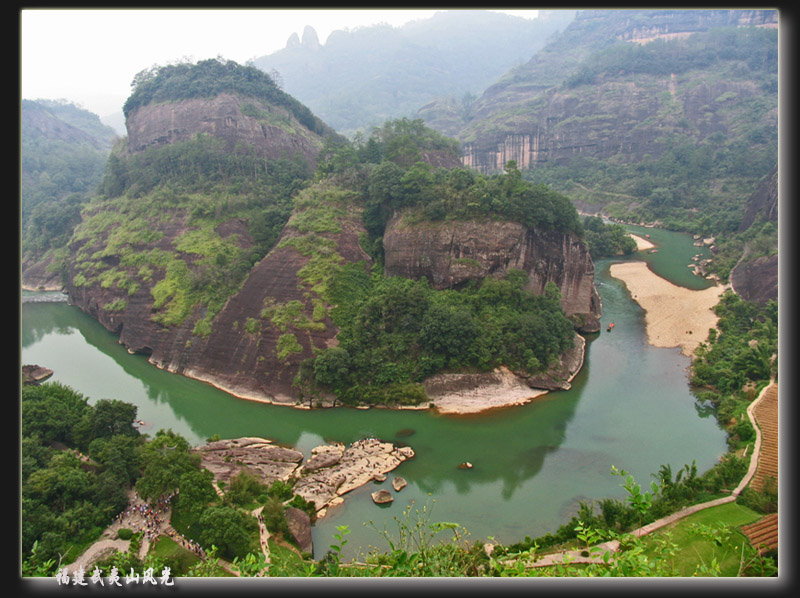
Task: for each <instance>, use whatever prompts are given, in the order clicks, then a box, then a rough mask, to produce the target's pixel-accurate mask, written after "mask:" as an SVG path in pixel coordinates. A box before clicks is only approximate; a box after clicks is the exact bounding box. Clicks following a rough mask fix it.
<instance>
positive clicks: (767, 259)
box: [730, 167, 779, 305]
mask: <svg viewBox="0 0 800 598" xmlns="http://www.w3.org/2000/svg"><path fill="white" fill-rule="evenodd" d="M762 222H763V223H767V222H771V223H773V224H775V225H777V223H778V168H777V167H775V169H774V170H773V171H772V172H770V173H769V174H768V175H767V176H766V177H764V180H763V181H762V183H761V184H760V185H759V186H758V188H757V189H756V190H755V192H754V193H753V195H751V196H750V198H749V199H748V201H747V205H746V206H745V215H744V217H743V218H742V224H741V226H740V227H739V230H740V231H746V230H747V229H748V228H750V227H751V226H752V225H753V224H754V223H755V225H756V226H761V223H762ZM775 249H776V250H777V247H776V248H775ZM748 252H749V249H746V250H745V255H744V256H743V257H742V259H741V261H740V262H739V263H738V264H737V265H736V267H735V268H734V269H733V270H732V271H731V274H730V281H731V286H732V287H733V289H734V291H736V293H738V294H739V295H740V296H741V297H742V298H743V299H746V300H747V301H753V302H756V303H760V304H761V305H764V304H766V303H767V301H769V300H770V299H772V300H774V301H777V300H778V273H779V268H778V254H777V253H775V254H774V255H761V256H751V255H747V254H748Z"/></svg>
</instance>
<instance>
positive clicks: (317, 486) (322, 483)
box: [194, 437, 414, 516]
mask: <svg viewBox="0 0 800 598" xmlns="http://www.w3.org/2000/svg"><path fill="white" fill-rule="evenodd" d="M194 452H196V453H197V454H199V455H200V456H201V466H202V467H204V468H205V469H208V470H209V471H210V472H211V473H212V474H213V475H214V481H215V482H225V483H227V482H229V480H230V479H231V478H232V477H234V476H235V475H237V474H238V473H239V472H240V471H243V470H247V471H250V472H252V473H254V474H256V475H258V476H259V477H260V479H261V481H262V482H263V483H265V484H271V483H272V482H274V481H275V480H281V481H285V482H294V493H295V494H298V495H300V496H302V497H303V498H304V499H305V500H307V501H309V502H313V503H314V506H315V508H316V510H317V512H318V516H322V515H324V510H325V509H327V508H328V507H330V506H333V505H335V504H338V503H340V502H341V498H340V497H341V496H342V495H343V494H346V493H347V492H350V491H351V490H354V489H355V488H358V487H360V486H363V485H364V484H367V483H368V482H371V481H373V480H374V479H375V476H383V478H384V479H386V478H385V476H386V473H388V472H390V471H392V470H393V469H395V468H396V467H397V466H398V465H400V464H401V463H402V462H403V461H405V460H406V459H409V458H411V457H413V456H414V450H413V449H412V448H411V447H408V446H403V447H396V446H394V445H393V444H392V443H390V442H383V441H381V440H379V439H377V438H365V439H362V440H357V441H355V442H353V443H352V444H350V445H349V446H345V445H343V444H326V445H321V446H318V447H315V448H314V449H312V451H311V456H310V457H309V458H308V459H305V460H304V456H303V453H301V452H300V451H297V450H294V449H291V448H286V447H282V446H280V445H277V444H275V443H274V442H272V441H271V440H268V439H266V438H258V437H243V438H233V439H228V440H218V441H214V442H209V443H207V444H205V445H203V446H201V447H198V448H196V449H194ZM400 479H402V478H400ZM403 482H405V480H403Z"/></svg>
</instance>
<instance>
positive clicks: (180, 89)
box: [122, 58, 325, 134]
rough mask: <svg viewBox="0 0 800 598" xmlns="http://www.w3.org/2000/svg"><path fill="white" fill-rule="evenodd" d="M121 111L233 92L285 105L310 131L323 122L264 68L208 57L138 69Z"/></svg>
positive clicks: (319, 129)
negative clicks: (283, 88)
mask: <svg viewBox="0 0 800 598" xmlns="http://www.w3.org/2000/svg"><path fill="white" fill-rule="evenodd" d="M131 87H132V88H133V91H132V92H131V95H130V96H129V97H128V99H127V100H126V102H125V104H124V106H123V107H122V111H123V112H124V114H125V117H126V118H127V117H128V116H129V115H130V114H132V113H133V112H134V111H136V109H138V108H139V107H141V106H147V105H148V104H153V103H160V102H178V101H180V100H187V99H191V98H213V97H215V96H217V95H219V94H221V93H236V94H239V95H242V96H244V97H250V98H255V99H259V100H264V101H265V102H269V103H270V104H274V105H277V106H283V107H284V108H287V109H288V110H289V111H290V112H291V113H292V115H294V117H295V118H296V119H297V120H298V122H300V123H301V124H302V125H304V126H305V127H306V128H307V129H309V130H310V131H313V132H315V133H319V134H322V133H323V132H324V130H325V125H324V124H323V123H322V121H320V120H319V119H318V118H316V117H315V116H314V115H313V114H312V113H311V111H310V110H309V109H308V108H307V107H306V106H305V105H303V104H301V103H300V102H298V101H297V100H296V99H294V98H293V97H292V96H290V95H289V94H287V93H285V92H283V91H282V90H281V89H280V88H279V87H278V86H277V85H276V84H275V82H274V81H273V80H272V79H271V78H270V76H269V75H267V74H266V73H265V72H263V71H261V70H259V69H257V68H255V67H252V66H243V65H240V64H237V63H236V62H234V61H232V60H223V59H215V58H210V59H207V60H201V61H199V62H197V63H194V64H193V63H188V62H182V63H178V64H170V65H167V66H158V65H154V66H152V67H150V68H149V69H145V70H143V71H141V72H139V73H138V74H137V75H136V77H135V78H134V80H133V82H132V83H131Z"/></svg>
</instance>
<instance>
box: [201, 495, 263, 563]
mask: <svg viewBox="0 0 800 598" xmlns="http://www.w3.org/2000/svg"><path fill="white" fill-rule="evenodd" d="M197 523H198V525H199V526H200V529H201V532H200V543H201V544H203V545H204V546H216V547H217V548H219V550H220V552H221V553H222V555H223V556H224V557H226V558H230V559H233V558H235V557H240V558H243V557H244V556H245V555H246V554H247V553H248V552H249V551H250V549H251V547H252V544H253V540H252V536H251V535H250V532H254V531H257V530H258V525H257V524H256V521H255V519H253V518H252V517H248V516H246V515H244V514H243V513H241V512H240V511H238V510H236V509H234V508H232V507H227V506H221V507H208V508H207V509H206V510H205V511H203V514H202V515H201V516H200V519H199V520H198V522H197Z"/></svg>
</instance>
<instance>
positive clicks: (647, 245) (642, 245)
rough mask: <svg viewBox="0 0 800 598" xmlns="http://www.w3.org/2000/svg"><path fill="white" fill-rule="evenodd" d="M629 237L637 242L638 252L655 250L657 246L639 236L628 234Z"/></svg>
mask: <svg viewBox="0 0 800 598" xmlns="http://www.w3.org/2000/svg"><path fill="white" fill-rule="evenodd" d="M628 235H629V236H630V237H631V238H632V239H633V240H634V241H636V250H637V251H645V250H647V249H653V248H654V247H655V244H653V243H651V242H650V241H649V240H647V239H645V238H644V237H640V236H639V235H634V234H633V233H628Z"/></svg>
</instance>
